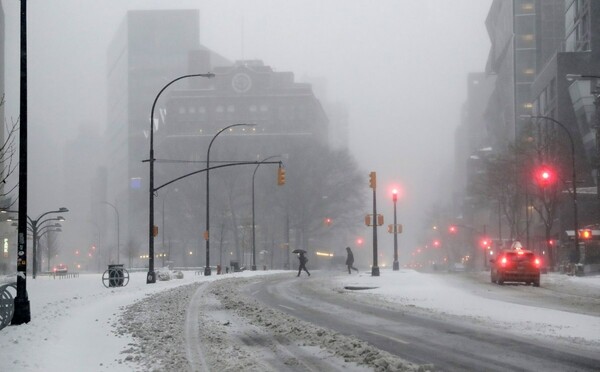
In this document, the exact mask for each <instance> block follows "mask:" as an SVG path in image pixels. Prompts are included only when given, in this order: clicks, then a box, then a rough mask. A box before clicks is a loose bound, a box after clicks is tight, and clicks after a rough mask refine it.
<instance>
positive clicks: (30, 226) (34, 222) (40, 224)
mask: <svg viewBox="0 0 600 372" xmlns="http://www.w3.org/2000/svg"><path fill="white" fill-rule="evenodd" d="M68 211H69V210H68V209H67V208H65V207H61V208H59V209H58V210H56V211H48V212H45V213H42V214H41V215H40V216H39V217H38V218H36V219H32V218H31V217H29V216H27V215H26V219H27V225H26V227H25V229H26V230H28V231H29V232H31V235H32V236H33V246H32V255H33V263H32V267H31V273H32V277H33V279H35V277H36V274H37V269H38V267H37V266H38V262H37V240H38V237H39V235H38V234H39V232H40V230H41V229H42V228H45V227H50V226H48V225H44V224H45V223H47V222H50V221H64V220H65V219H64V217H62V216H58V217H54V218H46V219H42V218H43V217H44V216H47V215H49V214H56V213H66V212H68ZM1 212H2V213H19V211H12V210H6V209H3V210H1ZM19 216H20V213H19ZM20 220H21V219H20V218H19V222H20ZM17 226H20V225H19V224H17ZM25 290H26V288H25Z"/></svg>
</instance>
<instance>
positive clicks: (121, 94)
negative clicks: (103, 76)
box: [106, 10, 227, 244]
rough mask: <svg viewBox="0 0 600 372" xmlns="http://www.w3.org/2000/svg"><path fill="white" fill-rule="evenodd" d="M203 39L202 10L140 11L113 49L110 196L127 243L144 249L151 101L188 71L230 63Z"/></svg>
mask: <svg viewBox="0 0 600 372" xmlns="http://www.w3.org/2000/svg"><path fill="white" fill-rule="evenodd" d="M199 34H200V25H199V12H198V10H136V11H129V12H127V15H126V16H125V19H124V20H123V22H122V23H121V25H120V27H119V29H118V31H117V34H116V35H115V37H114V39H113V41H112V43H111V45H110V46H109V50H108V101H107V102H108V105H107V106H108V124H107V132H106V133H107V143H108V145H107V146H108V147H109V148H108V149H107V153H108V154H109V159H108V160H107V164H108V167H107V172H106V175H107V177H108V181H107V182H106V184H107V187H108V190H107V192H106V195H107V198H109V199H110V200H111V201H114V202H115V203H116V204H117V206H118V208H119V210H120V213H121V223H122V225H123V226H122V231H123V233H122V235H123V237H122V238H121V239H122V240H123V241H124V242H125V244H141V243H143V242H144V239H145V237H146V236H147V222H148V202H147V198H148V173H149V172H148V165H147V163H145V162H143V161H144V160H146V159H148V158H149V139H148V135H149V130H150V110H151V107H152V102H153V101H154V99H155V97H156V95H157V94H158V92H159V90H160V89H161V88H162V87H163V86H164V85H165V84H166V83H168V82H169V81H171V80H173V79H174V78H176V77H179V76H182V75H185V74H187V73H190V72H191V71H190V70H188V68H191V69H193V71H192V72H196V73H205V72H208V70H209V69H210V66H211V64H213V63H217V64H219V65H223V64H225V63H226V62H227V61H226V60H225V59H223V58H222V57H220V56H218V55H216V54H215V53H212V52H209V51H207V49H206V48H204V47H202V46H201V45H200V42H199V36H200V35H199ZM180 84H181V85H184V86H185V85H186V84H188V82H181V83H180ZM164 102H166V100H160V102H158V106H157V107H156V110H155V116H156V115H159V113H160V112H161V110H163V108H164ZM161 123H162V121H161V120H158V121H157V122H156V123H155V129H156V128H157V127H158V126H160V125H161Z"/></svg>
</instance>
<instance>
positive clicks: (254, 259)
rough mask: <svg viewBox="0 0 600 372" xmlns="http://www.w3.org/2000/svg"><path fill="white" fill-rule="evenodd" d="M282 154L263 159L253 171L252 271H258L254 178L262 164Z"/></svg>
mask: <svg viewBox="0 0 600 372" xmlns="http://www.w3.org/2000/svg"><path fill="white" fill-rule="evenodd" d="M280 156H281V155H273V156H269V157H268V158H265V159H263V160H261V161H260V162H259V163H258V165H257V166H256V168H254V173H252V271H256V223H255V222H254V178H255V176H256V171H257V170H258V167H260V165H261V164H263V163H264V162H266V161H267V160H269V159H273V158H277V157H280Z"/></svg>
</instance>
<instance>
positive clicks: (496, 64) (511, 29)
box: [485, 0, 538, 150]
mask: <svg viewBox="0 0 600 372" xmlns="http://www.w3.org/2000/svg"><path fill="white" fill-rule="evenodd" d="M535 3H536V0H510V1H506V0H494V1H493V2H492V6H491V8H490V11H489V13H488V17H487V19H486V22H485V24H486V27H487V30H488V34H489V36H490V41H491V49H490V54H489V56H488V61H487V66H486V72H487V73H488V74H493V75H496V76H497V80H496V88H495V90H494V93H493V95H492V97H491V99H490V102H489V104H488V111H489V114H488V115H489V117H490V119H491V120H492V126H491V128H490V129H491V130H492V133H491V140H492V143H491V145H492V147H493V148H494V149H495V150H502V149H506V148H507V147H508V145H509V144H510V143H511V142H513V141H514V139H515V138H516V136H517V135H518V132H519V127H520V125H519V124H520V120H519V117H520V115H528V114H531V109H532V107H533V105H532V97H531V83H532V82H533V79H534V77H535V73H536V69H537V60H536V59H537V54H538V52H537V43H536V40H537V36H536V18H537V16H536V6H535Z"/></svg>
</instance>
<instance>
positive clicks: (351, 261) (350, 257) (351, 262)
mask: <svg viewBox="0 0 600 372" xmlns="http://www.w3.org/2000/svg"><path fill="white" fill-rule="evenodd" d="M346 253H348V257H347V258H346V266H348V274H352V271H351V269H352V270H356V272H358V269H357V268H356V267H354V266H353V265H354V255H353V254H352V250H351V249H350V247H346Z"/></svg>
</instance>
